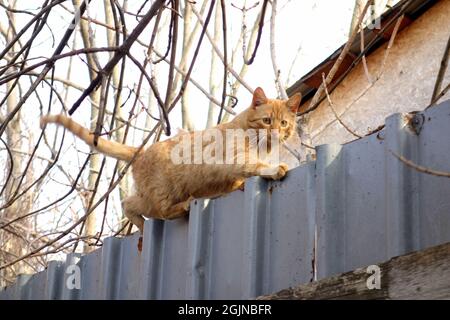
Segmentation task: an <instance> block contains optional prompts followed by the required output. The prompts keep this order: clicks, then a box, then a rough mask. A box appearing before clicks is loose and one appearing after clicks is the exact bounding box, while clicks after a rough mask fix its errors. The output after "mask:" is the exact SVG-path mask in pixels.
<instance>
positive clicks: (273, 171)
mask: <svg viewBox="0 0 450 320" xmlns="http://www.w3.org/2000/svg"><path fill="white" fill-rule="evenodd" d="M288 170H289V168H288V166H287V164H285V163H281V164H280V165H278V166H274V167H268V168H265V169H263V170H262V172H261V173H262V174H261V176H262V177H263V178H266V179H272V180H280V179H282V178H283V177H284V176H285V175H286V173H287V171H288Z"/></svg>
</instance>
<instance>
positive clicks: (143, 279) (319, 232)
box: [0, 101, 450, 299]
mask: <svg viewBox="0 0 450 320" xmlns="http://www.w3.org/2000/svg"><path fill="white" fill-rule="evenodd" d="M414 117H415V118H413V119H412V122H411V121H410V120H411V115H408V116H407V115H403V114H396V115H393V116H391V117H389V118H388V119H386V128H385V129H384V130H382V131H381V132H379V133H378V134H375V135H372V136H370V137H366V138H363V139H361V140H358V141H355V142H352V143H349V144H346V145H343V146H341V145H324V146H319V147H318V148H317V160H316V161H314V162H309V163H307V164H304V165H302V166H300V167H298V168H295V169H293V170H291V171H289V173H288V176H287V177H286V178H285V179H284V180H283V181H281V182H269V181H266V180H264V179H261V178H258V177H254V178H251V179H248V180H247V182H246V185H245V190H244V192H242V191H236V192H234V193H232V194H229V195H226V196H224V197H221V198H219V199H215V200H207V199H198V200H195V201H193V202H192V204H191V210H190V215H189V217H187V218H182V219H178V220H175V221H159V220H148V221H146V223H145V233H144V235H143V237H140V235H139V234H134V235H132V236H130V237H126V238H125V239H117V238H107V239H105V240H104V244H103V247H102V248H100V249H98V250H96V251H94V252H92V253H90V254H88V255H86V256H84V257H81V256H80V255H79V254H69V255H67V257H66V261H65V262H51V263H50V264H49V267H48V268H47V270H44V271H42V272H40V273H37V274H35V275H33V276H27V275H21V276H19V277H18V279H17V281H16V283H15V284H14V285H12V286H10V287H8V288H6V289H2V290H0V299H229V298H230V299H248V298H252V297H256V296H258V295H260V294H267V293H270V292H273V291H277V290H280V289H283V288H286V287H290V286H294V285H298V284H301V283H307V282H309V281H311V280H314V279H317V278H319V279H320V278H324V277H328V276H330V275H333V274H337V273H340V272H345V271H349V270H352V269H355V268H358V267H362V266H366V265H370V264H375V263H378V262H382V261H384V260H387V259H389V258H391V257H393V256H396V255H401V254H404V253H407V252H410V251H413V250H419V249H424V248H427V247H429V246H433V245H437V244H440V243H444V242H448V241H450V197H449V194H450V179H448V178H439V177H436V176H431V175H427V174H424V173H419V172H417V171H416V170H414V169H411V168H409V167H407V166H405V165H404V164H403V163H401V162H400V161H399V160H397V159H396V158H395V157H394V156H393V154H392V152H394V153H397V154H400V155H403V156H404V157H406V158H407V159H410V160H412V161H413V162H415V163H417V164H419V165H422V166H426V167H429V168H432V169H435V170H440V171H447V172H450V139H449V137H450V126H449V125H448V124H449V123H450V121H449V120H450V101H447V102H446V103H443V104H441V105H440V106H436V107H435V108H432V109H430V110H428V111H426V112H424V113H423V116H422V113H418V114H416V115H415V116H414ZM408 119H410V120H408ZM414 121H415V122H417V124H415V125H413V126H411V125H410V124H411V123H415V122H414ZM140 238H141V239H140ZM74 268H75V269H76V268H79V270H81V273H80V274H81V289H80V290H78V289H76V288H75V289H71V288H70V285H68V283H69V282H70V281H71V279H72V280H73V278H71V276H72V275H73V272H74Z"/></svg>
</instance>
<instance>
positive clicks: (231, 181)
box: [41, 88, 301, 232]
mask: <svg viewBox="0 0 450 320" xmlns="http://www.w3.org/2000/svg"><path fill="white" fill-rule="evenodd" d="M300 100H301V95H300V94H296V95H294V96H293V97H291V98H290V99H289V100H277V99H267V98H266V95H265V93H264V91H263V90H262V89H261V88H257V89H256V90H255V92H254V94H253V100H252V104H251V106H250V107H249V108H248V109H246V110H245V111H243V112H242V113H240V114H239V115H237V116H236V117H235V118H234V119H233V120H232V121H230V122H228V123H223V124H220V125H218V126H216V127H214V128H211V129H207V130H204V131H201V132H196V133H193V132H190V133H180V134H179V135H178V136H176V137H174V138H171V139H168V140H166V141H162V142H157V143H155V144H153V145H151V146H150V147H149V148H148V149H147V150H145V151H141V152H140V154H139V155H137V157H136V159H135V161H134V163H133V165H132V169H133V177H134V181H135V188H136V193H135V194H134V195H132V196H130V197H128V198H126V199H125V201H124V203H123V206H124V210H125V215H126V216H127V217H128V219H129V220H130V221H131V223H133V224H135V225H136V226H137V227H138V228H139V230H140V231H141V232H142V231H143V228H144V218H143V217H149V218H157V219H174V218H178V217H181V216H183V215H185V214H186V213H187V212H188V210H189V204H190V202H191V200H192V199H194V198H213V197H218V196H220V195H223V194H225V193H229V192H232V191H234V190H237V189H239V188H242V186H243V183H244V180H245V179H246V178H248V177H251V176H261V177H264V178H269V179H274V180H277V179H281V178H282V177H283V176H284V175H285V174H286V171H287V170H288V168H287V165H285V164H278V165H276V166H273V165H270V164H268V163H267V162H264V161H263V159H260V158H257V159H256V161H249V159H250V156H249V153H250V151H249V150H250V144H251V143H250V140H251V138H247V139H246V140H245V141H246V143H245V145H244V147H241V148H239V147H238V146H237V144H236V145H235V143H234V138H233V141H232V144H231V146H232V147H233V149H232V155H231V158H232V159H233V160H235V159H236V158H237V157H239V156H246V157H247V158H245V159H246V161H244V162H238V161H235V163H230V162H224V160H223V159H225V157H226V156H227V155H225V152H230V150H229V148H222V149H223V150H224V151H221V150H222V149H220V148H219V149H217V148H215V146H217V145H218V143H219V142H220V144H221V145H223V146H224V145H225V144H226V143H227V142H230V141H227V139H228V140H230V137H229V136H227V134H226V132H229V131H230V130H237V131H241V132H244V133H246V132H247V131H248V132H249V131H251V130H253V129H254V130H259V131H258V132H259V133H258V134H257V135H256V138H255V140H256V145H259V144H260V142H261V141H260V140H262V139H263V135H261V132H264V131H267V135H266V138H265V140H266V142H267V148H268V150H269V152H270V150H271V145H272V144H273V142H278V141H272V140H271V139H273V137H275V139H278V140H279V141H280V142H284V141H285V140H286V139H288V138H289V137H290V136H291V135H293V134H294V133H295V124H296V122H295V113H296V112H297V109H298V107H299V105H300ZM47 123H57V124H60V125H62V126H64V127H65V128H67V129H68V130H69V131H71V132H72V133H73V134H75V135H76V136H78V137H79V138H80V139H82V140H83V141H85V142H86V143H87V144H88V145H89V146H91V147H93V148H95V149H96V150H98V151H99V152H101V153H104V154H105V155H108V156H111V157H114V158H116V159H120V160H124V161H130V160H131V159H132V158H133V156H134V155H135V153H136V152H137V151H138V148H135V147H131V146H127V145H123V144H121V143H118V142H114V141H109V140H105V139H103V138H99V139H98V144H97V146H96V147H94V143H93V140H94V135H93V134H92V133H90V132H89V130H88V129H86V128H84V127H82V126H81V125H79V124H78V123H76V122H75V121H73V120H72V119H70V118H68V117H66V116H64V115H48V116H44V117H42V119H41V127H43V126H45V125H46V124H47ZM269 130H277V131H276V132H277V134H275V135H272V136H271V135H270V134H269V132H268V131H269ZM199 134H200V137H203V138H204V139H203V140H204V141H203V140H201V142H200V145H198V144H197V145H195V141H194V140H195V137H198V136H199ZM206 136H208V137H209V138H208V139H206V138H205V137H206ZM211 136H215V137H216V139H211ZM217 137H219V138H217ZM219 140H220V141H219ZM180 141H184V142H188V143H190V145H188V147H187V148H185V149H184V151H185V152H184V153H186V150H187V151H188V153H190V152H192V153H193V154H191V155H190V154H187V155H186V154H184V153H183V155H184V158H183V159H184V160H186V157H187V160H189V161H187V163H186V161H185V162H181V163H176V162H174V155H175V156H180V154H179V152H178V151H176V152H175V149H176V148H180ZM199 147H200V149H202V150H201V152H203V150H204V149H205V148H207V147H212V148H210V151H211V150H212V152H210V155H212V156H213V161H209V162H207V163H205V161H204V162H203V163H202V162H200V163H199V162H195V159H194V158H195V156H194V154H195V151H196V150H197V151H198V149H199ZM217 150H219V151H218V152H217ZM222 152H223V153H224V154H223V155H224V157H218V159H219V160H217V159H216V160H214V156H218V155H219V154H217V153H222ZM200 155H202V154H201V153H200ZM220 155H221V154H220ZM228 156H229V155H228ZM178 158H179V157H178ZM200 160H202V159H200Z"/></svg>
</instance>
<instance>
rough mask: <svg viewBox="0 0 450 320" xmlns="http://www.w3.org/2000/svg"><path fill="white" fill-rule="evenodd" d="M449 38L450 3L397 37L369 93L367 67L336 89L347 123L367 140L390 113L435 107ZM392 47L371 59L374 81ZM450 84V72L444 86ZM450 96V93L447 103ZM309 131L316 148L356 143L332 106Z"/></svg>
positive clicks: (318, 113) (315, 114) (334, 95)
mask: <svg viewBox="0 0 450 320" xmlns="http://www.w3.org/2000/svg"><path fill="white" fill-rule="evenodd" d="M449 35H450V0H444V1H440V2H438V3H437V4H436V5H434V6H433V7H432V8H431V9H429V10H428V11H427V12H425V13H424V14H423V15H422V16H421V17H420V18H419V19H417V20H416V21H414V22H413V23H412V24H411V25H410V26H408V27H407V28H405V29H404V30H402V31H401V32H400V33H399V34H397V37H396V39H395V43H394V46H393V47H392V48H391V50H390V54H389V57H388V59H387V60H386V65H385V67H384V73H383V74H382V77H381V78H380V79H379V80H378V81H377V82H376V83H375V84H374V85H373V86H372V87H371V88H369V89H368V90H367V88H368V87H369V82H368V80H367V77H366V75H365V73H364V69H363V65H362V63H361V64H359V65H358V66H357V67H356V68H355V69H354V70H353V71H352V72H351V73H350V74H349V75H348V76H347V78H346V79H345V80H344V81H343V82H342V83H341V84H340V85H339V86H338V87H337V88H336V90H334V92H333V93H332V95H331V98H332V100H333V102H334V104H335V109H336V110H337V113H338V114H339V115H341V119H342V120H343V121H344V122H345V123H346V124H347V125H348V126H349V127H350V128H352V129H353V130H354V131H356V132H357V133H358V134H360V135H365V134H366V133H367V132H368V131H370V130H369V129H368V128H370V129H375V128H377V127H378V126H379V125H381V124H383V122H384V119H385V118H386V117H388V116H389V115H390V114H393V113H396V112H410V111H417V110H423V109H424V108H425V107H426V106H428V105H429V103H430V100H431V95H432V92H433V88H434V84H435V82H436V77H437V73H438V71H439V67H440V63H441V59H442V56H443V53H444V50H445V46H446V43H447V40H448V37H449ZM386 47H387V44H385V45H383V46H382V47H380V48H379V49H377V51H375V52H374V53H372V54H371V55H370V56H368V57H367V62H368V67H369V71H370V74H371V75H372V77H375V76H376V75H377V74H378V73H379V71H380V69H381V65H382V61H383V59H384V55H385V51H386ZM449 82H450V71H447V74H446V76H445V79H444V82H443V86H445V85H447V84H448V83H449ZM366 90H367V92H366V93H365V94H364V95H363V96H361V94H362V93H364V92H365V91H366ZM360 96H361V97H360ZM448 97H450V94H449V93H448V94H447V95H446V97H444V98H442V99H441V101H444V100H445V99H446V98H447V99H448ZM308 126H309V128H308V130H309V132H310V135H311V138H312V142H313V145H321V144H327V143H345V142H348V141H350V140H353V139H355V138H354V136H352V135H351V134H350V133H348V131H347V130H346V129H345V128H343V127H342V125H341V124H339V122H337V121H336V119H335V117H334V115H333V113H332V111H331V109H330V107H329V105H328V102H327V101H324V102H322V104H321V105H320V106H319V107H318V109H317V110H316V111H315V112H313V114H312V115H311V117H310V120H309V124H308Z"/></svg>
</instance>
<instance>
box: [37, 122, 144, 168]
mask: <svg viewBox="0 0 450 320" xmlns="http://www.w3.org/2000/svg"><path fill="white" fill-rule="evenodd" d="M47 123H56V124H59V125H61V126H63V127H64V128H66V129H67V130H69V131H70V132H72V133H73V134H74V135H76V136H77V137H78V138H80V139H81V140H83V141H84V142H86V143H87V144H88V145H89V146H91V147H92V148H94V149H96V150H97V151H99V152H101V153H103V154H105V155H107V156H110V157H113V158H116V159H119V160H124V161H131V159H133V157H134V155H135V154H136V152H138V150H139V149H138V148H135V147H131V146H127V145H125V144H122V143H118V142H115V141H110V140H106V139H103V138H101V137H99V138H98V141H97V145H96V146H94V134H93V133H91V132H90V131H89V130H88V129H86V128H85V127H83V126H81V125H80V124H78V123H77V122H75V121H73V120H72V119H70V118H69V117H67V116H65V115H62V114H58V115H46V116H43V117H42V118H41V121H40V125H41V128H44V127H45V125H46V124H47Z"/></svg>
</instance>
